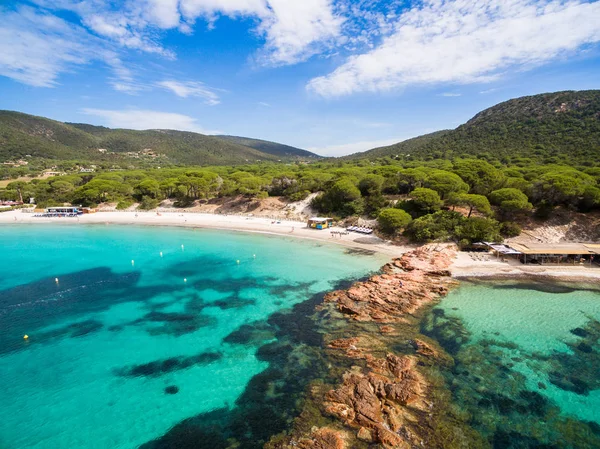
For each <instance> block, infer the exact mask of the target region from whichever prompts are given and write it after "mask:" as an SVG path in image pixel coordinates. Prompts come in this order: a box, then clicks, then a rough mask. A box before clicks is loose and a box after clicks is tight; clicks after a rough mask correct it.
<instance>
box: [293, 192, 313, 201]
mask: <svg viewBox="0 0 600 449" xmlns="http://www.w3.org/2000/svg"><path fill="white" fill-rule="evenodd" d="M308 195H310V190H300V191H299V192H294V193H292V194H290V195H289V196H288V199H289V200H290V201H302V200H305V199H306V198H308Z"/></svg>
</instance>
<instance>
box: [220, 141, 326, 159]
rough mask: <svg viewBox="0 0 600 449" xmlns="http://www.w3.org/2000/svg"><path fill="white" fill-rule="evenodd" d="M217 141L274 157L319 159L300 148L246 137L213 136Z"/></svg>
mask: <svg viewBox="0 0 600 449" xmlns="http://www.w3.org/2000/svg"><path fill="white" fill-rule="evenodd" d="M215 137H218V138H219V139H223V140H226V141H228V142H233V143H237V144H238V145H244V146H247V147H250V148H254V149H255V150H258V151H262V152H263V153H268V154H272V155H274V156H279V157H284V158H290V157H291V158H293V157H297V158H300V159H307V158H320V156H318V155H316V154H315V153H311V152H310V151H306V150H302V149H300V148H296V147H291V146H289V145H284V144H282V143H276V142H269V141H267V140H260V139H250V138H248V137H238V136H215Z"/></svg>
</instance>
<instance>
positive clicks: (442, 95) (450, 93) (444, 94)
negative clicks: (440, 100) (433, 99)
mask: <svg viewBox="0 0 600 449" xmlns="http://www.w3.org/2000/svg"><path fill="white" fill-rule="evenodd" d="M439 96H440V97H462V94H459V93H455V92H444V93H442V94H439Z"/></svg>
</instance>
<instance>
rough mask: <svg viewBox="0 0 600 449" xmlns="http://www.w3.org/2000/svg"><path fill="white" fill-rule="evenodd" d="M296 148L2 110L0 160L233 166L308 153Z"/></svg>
mask: <svg viewBox="0 0 600 449" xmlns="http://www.w3.org/2000/svg"><path fill="white" fill-rule="evenodd" d="M240 139H242V138H240ZM242 140H248V141H253V139H242ZM257 142H263V146H265V147H268V144H272V146H274V147H276V146H278V145H279V144H273V143H271V142H264V141H257ZM281 147H284V146H281ZM289 148H292V147H289ZM294 150H296V154H293V153H292V152H291V151H287V152H285V151H284V150H281V151H280V153H277V152H276V151H275V149H274V148H273V147H270V148H269V151H261V150H260V149H257V148H254V147H251V146H247V145H243V144H240V143H237V142H235V141H231V140H228V139H222V138H218V137H214V136H206V135H203V134H198V133H193V132H186V131H174V130H146V131H135V130H128V129H111V128H106V127H103V126H94V125H88V124H81V123H62V122H58V121H55V120H50V119H47V118H44V117H37V116H33V115H29V114H23V113H20V112H14V111H0V162H4V161H9V160H16V159H22V158H25V157H27V156H30V157H34V158H43V159H53V160H81V161H89V162H106V161H111V162H115V163H128V164H134V165H135V163H136V162H137V161H139V160H144V161H146V162H148V161H150V162H152V161H155V162H157V163H158V162H160V163H161V164H177V165H235V164H244V163H248V162H257V161H277V160H286V161H290V160H297V159H302V158H306V157H310V155H311V154H312V153H308V152H307V153H308V155H307V156H304V155H303V153H298V152H302V151H303V150H298V149H294ZM301 154H302V156H301ZM313 156H314V155H313Z"/></svg>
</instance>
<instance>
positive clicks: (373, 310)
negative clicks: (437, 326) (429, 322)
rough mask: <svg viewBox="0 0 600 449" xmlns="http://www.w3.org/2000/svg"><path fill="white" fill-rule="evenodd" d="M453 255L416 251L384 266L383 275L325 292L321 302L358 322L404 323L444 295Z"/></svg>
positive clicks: (447, 251)
mask: <svg viewBox="0 0 600 449" xmlns="http://www.w3.org/2000/svg"><path fill="white" fill-rule="evenodd" d="M454 255H455V253H454V251H453V250H451V249H450V248H448V247H443V248H441V249H436V248H435V247H422V248H419V249H416V250H414V251H411V252H409V253H406V254H404V255H403V256H402V257H401V258H399V259H395V260H394V261H393V262H391V263H389V264H386V265H385V266H384V267H383V270H382V271H383V274H381V275H377V276H373V277H371V278H369V279H368V280H367V281H364V282H357V283H356V284H354V285H353V286H352V287H351V288H349V289H348V290H338V291H335V292H332V293H329V294H328V295H327V296H326V297H325V301H326V302H335V303H337V307H338V309H339V311H340V312H342V313H344V314H346V315H349V316H351V317H352V318H353V319H355V320H358V321H376V322H379V323H394V322H405V321H406V316H407V315H410V314H413V313H414V312H415V311H416V310H418V309H419V308H421V307H422V306H423V305H425V304H428V303H430V302H431V301H432V300H434V299H436V298H438V297H440V296H444V295H446V294H447V293H448V290H449V288H450V287H451V286H452V284H453V281H451V279H450V272H449V271H448V267H449V266H450V264H451V263H452V260H453V258H454ZM382 329H383V328H382ZM387 330H389V328H387Z"/></svg>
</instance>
